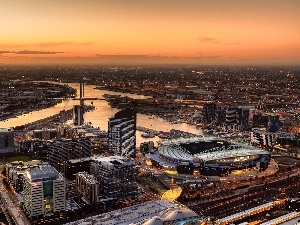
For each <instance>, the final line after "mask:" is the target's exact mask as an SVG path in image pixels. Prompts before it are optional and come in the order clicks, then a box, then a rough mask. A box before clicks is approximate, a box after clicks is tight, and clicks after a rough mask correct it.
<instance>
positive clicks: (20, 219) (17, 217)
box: [0, 177, 30, 225]
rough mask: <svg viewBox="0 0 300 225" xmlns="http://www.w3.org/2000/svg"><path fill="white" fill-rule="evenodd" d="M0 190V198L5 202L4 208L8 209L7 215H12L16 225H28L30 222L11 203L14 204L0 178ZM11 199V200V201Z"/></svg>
mask: <svg viewBox="0 0 300 225" xmlns="http://www.w3.org/2000/svg"><path fill="white" fill-rule="evenodd" d="M0 190H1V193H0V194H1V198H2V199H3V200H5V201H6V203H7V204H6V205H5V206H6V208H7V209H8V211H9V213H10V214H11V215H12V217H13V219H14V221H15V222H16V224H18V225H30V222H29V221H28V220H27V218H26V217H25V215H24V214H23V211H22V210H21V209H20V208H19V207H18V206H16V204H14V203H13V202H16V201H15V200H14V199H13V196H12V194H11V193H9V192H8V191H7V189H6V188H5V186H4V184H3V178H2V177H0ZM12 199H13V200H12Z"/></svg>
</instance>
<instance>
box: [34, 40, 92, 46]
mask: <svg viewBox="0 0 300 225" xmlns="http://www.w3.org/2000/svg"><path fill="white" fill-rule="evenodd" d="M91 43H92V42H71V41H64V42H44V43H37V44H34V46H37V47H56V46H66V45H69V46H70V45H73V46H74V45H75V46H78V45H89V44H91Z"/></svg>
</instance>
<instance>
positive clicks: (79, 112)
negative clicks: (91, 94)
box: [73, 105, 84, 126]
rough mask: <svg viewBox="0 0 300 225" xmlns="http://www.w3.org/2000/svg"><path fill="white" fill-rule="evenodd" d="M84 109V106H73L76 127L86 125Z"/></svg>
mask: <svg viewBox="0 0 300 225" xmlns="http://www.w3.org/2000/svg"><path fill="white" fill-rule="evenodd" d="M83 114H84V109H83V106H82V105H74V106H73V124H74V125H75V126H80V125H82V124H83V123H84V118H83Z"/></svg>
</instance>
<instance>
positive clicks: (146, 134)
mask: <svg viewBox="0 0 300 225" xmlns="http://www.w3.org/2000/svg"><path fill="white" fill-rule="evenodd" d="M141 136H142V137H143V138H153V137H155V135H154V134H152V133H142V134H141Z"/></svg>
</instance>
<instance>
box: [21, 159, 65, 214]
mask: <svg viewBox="0 0 300 225" xmlns="http://www.w3.org/2000/svg"><path fill="white" fill-rule="evenodd" d="M65 208H66V184H65V178H64V177H63V176H62V175H61V174H59V173H58V172H57V171H56V170H55V169H54V168H53V167H52V166H50V165H49V164H48V163H43V164H41V165H39V167H35V168H31V169H29V170H28V171H26V173H25V174H24V211H25V213H26V214H27V215H28V216H30V217H35V216H37V217H38V216H45V215H48V214H52V213H55V212H60V211H62V210H65Z"/></svg>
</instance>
